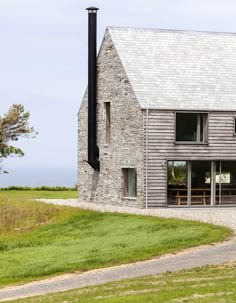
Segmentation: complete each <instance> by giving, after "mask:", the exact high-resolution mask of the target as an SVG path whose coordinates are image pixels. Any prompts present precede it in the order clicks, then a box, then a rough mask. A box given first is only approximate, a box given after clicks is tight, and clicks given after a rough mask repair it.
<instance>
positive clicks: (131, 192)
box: [122, 168, 137, 198]
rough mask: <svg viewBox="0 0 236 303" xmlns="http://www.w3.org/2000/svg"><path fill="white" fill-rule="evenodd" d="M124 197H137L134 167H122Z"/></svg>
mask: <svg viewBox="0 0 236 303" xmlns="http://www.w3.org/2000/svg"><path fill="white" fill-rule="evenodd" d="M122 171H123V179H124V193H123V194H124V197H130V198H135V197H137V172H136V169H135V168H123V169H122Z"/></svg>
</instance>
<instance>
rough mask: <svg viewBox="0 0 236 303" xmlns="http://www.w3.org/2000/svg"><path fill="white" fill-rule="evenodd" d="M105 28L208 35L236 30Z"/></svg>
mask: <svg viewBox="0 0 236 303" xmlns="http://www.w3.org/2000/svg"><path fill="white" fill-rule="evenodd" d="M106 29H107V30H111V31H112V30H127V31H143V32H145V31H153V32H160V33H165V32H166V33H189V34H191V33H194V34H196V33H198V34H208V35H210V34H211V35H227V36H236V32H218V31H203V30H185V29H183V30H182V29H158V28H142V27H121V26H107V27H106Z"/></svg>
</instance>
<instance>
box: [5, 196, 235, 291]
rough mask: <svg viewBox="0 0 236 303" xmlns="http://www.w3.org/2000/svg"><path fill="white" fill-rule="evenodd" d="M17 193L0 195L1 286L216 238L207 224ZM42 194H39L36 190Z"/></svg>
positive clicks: (221, 234) (219, 230)
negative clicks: (96, 209) (44, 200)
mask: <svg viewBox="0 0 236 303" xmlns="http://www.w3.org/2000/svg"><path fill="white" fill-rule="evenodd" d="M16 197H18V198H17V199H16V198H12V199H9V197H8V198H3V197H2V198H1V199H0V286H1V287H3V286H4V285H8V284H14V283H21V282H26V281H31V280H36V279H40V278H45V277H48V276H52V275H56V274H60V273H65V272H73V271H86V270H90V269H94V268H101V267H106V266H113V265H118V264H122V263H128V262H133V261H137V260H144V259H149V258H151V257H154V256H159V255H162V254H165V253H167V252H174V251H178V250H181V249H184V248H187V247H192V246H197V245H200V244H206V243H212V242H215V241H220V240H222V239H224V238H226V237H227V236H229V235H230V234H231V232H230V231H229V230H228V229H226V228H223V227H215V226H213V225H209V224H202V223H197V222H189V221H180V220H175V219H160V218H156V217H144V216H134V215H127V214H110V213H96V212H91V211H82V210H79V209H74V208H70V207H60V206H54V205H46V204H43V203H38V202H31V201H29V200H24V199H23V198H22V197H21V193H19V194H18V195H16ZM41 197H42V196H41Z"/></svg>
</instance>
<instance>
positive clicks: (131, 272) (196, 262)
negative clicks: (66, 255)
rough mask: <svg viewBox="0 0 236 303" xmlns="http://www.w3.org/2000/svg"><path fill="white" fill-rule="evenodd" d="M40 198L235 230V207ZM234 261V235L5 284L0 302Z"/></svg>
mask: <svg viewBox="0 0 236 303" xmlns="http://www.w3.org/2000/svg"><path fill="white" fill-rule="evenodd" d="M41 201H43V202H45V203H53V204H57V205H70V206H74V207H78V206H79V207H80V208H83V209H93V210H97V211H106V212H121V213H124V212H128V213H133V214H142V215H152V216H160V217H175V218H181V219H190V220H198V221H202V222H210V223H214V224H218V225H223V226H227V227H230V228H231V229H233V230H234V231H235V233H236V208H205V209H202V208H194V209H193V208H192V209H187V208H186V209H177V208H175V209H174V208H168V209H164V208H162V209H155V210H140V209H139V210H137V209H132V208H123V207H112V206H98V205H95V204H93V205H92V204H79V205H78V203H77V201H76V200H73V199H70V200H45V199H43V200H42V199H41ZM233 260H236V237H234V238H233V239H231V240H230V241H225V242H223V243H219V244H215V245H205V246H202V247H199V248H192V249H187V250H185V251H184V252H180V253H178V254H169V255H166V256H163V257H159V258H155V259H152V260H148V261H142V262H136V263H133V264H127V265H121V266H116V267H110V268H104V269H98V270H92V271H89V272H86V273H83V274H76V273H75V274H66V275H62V276H58V277H56V278H50V279H47V280H43V281H38V282H32V283H28V284H25V285H22V286H16V287H8V288H5V289H2V290H0V302H3V301H4V302H5V301H8V300H12V299H16V298H24V297H31V296H35V295H42V294H47V293H53V292H60V291H65V290H69V289H74V288H80V287H84V286H89V285H98V284H102V283H106V282H111V281H118V280H122V279H127V278H136V277H142V276H146V275H155V274H160V273H163V272H166V271H176V270H181V269H189V268H193V267H197V266H204V265H207V264H221V263H224V262H229V261H233Z"/></svg>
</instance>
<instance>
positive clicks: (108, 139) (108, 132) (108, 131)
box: [104, 102, 111, 145]
mask: <svg viewBox="0 0 236 303" xmlns="http://www.w3.org/2000/svg"><path fill="white" fill-rule="evenodd" d="M104 103H105V129H106V134H105V143H106V145H110V143H111V102H104Z"/></svg>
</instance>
